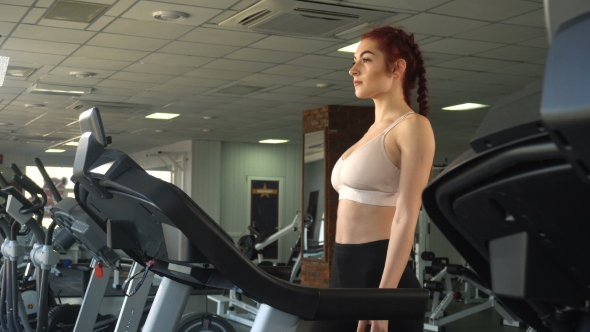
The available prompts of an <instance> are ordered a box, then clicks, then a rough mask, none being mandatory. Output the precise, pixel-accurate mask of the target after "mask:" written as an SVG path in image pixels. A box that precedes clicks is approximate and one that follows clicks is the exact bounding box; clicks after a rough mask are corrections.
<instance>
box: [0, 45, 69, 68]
mask: <svg viewBox="0 0 590 332" xmlns="http://www.w3.org/2000/svg"><path fill="white" fill-rule="evenodd" d="M2 55H4V56H7V57H10V58H11V59H13V60H17V61H19V62H27V63H31V64H44V65H57V64H58V63H60V62H62V61H63V59H65V58H66V56H64V55H54V54H41V53H32V52H21V51H12V50H5V49H3V50H2Z"/></svg>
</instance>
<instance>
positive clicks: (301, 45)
mask: <svg viewBox="0 0 590 332" xmlns="http://www.w3.org/2000/svg"><path fill="white" fill-rule="evenodd" d="M334 44H336V43H334V42H327V41H321V40H314V39H305V38H294V37H284V36H269V37H267V38H265V39H263V40H260V41H257V42H256V43H254V44H251V45H250V47H253V48H261V49H265V50H275V51H286V52H305V53H311V52H315V51H318V50H321V49H323V48H326V47H329V46H331V45H334Z"/></svg>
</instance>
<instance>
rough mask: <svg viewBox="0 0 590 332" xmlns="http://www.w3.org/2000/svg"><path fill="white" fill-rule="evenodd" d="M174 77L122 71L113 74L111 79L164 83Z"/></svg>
mask: <svg viewBox="0 0 590 332" xmlns="http://www.w3.org/2000/svg"><path fill="white" fill-rule="evenodd" d="M173 77H174V76H172V75H155V74H144V73H131V72H125V71H120V72H118V73H115V74H113V75H112V76H111V77H109V78H110V79H113V80H121V81H135V82H146V83H163V82H166V81H169V80H170V79H172V78H173Z"/></svg>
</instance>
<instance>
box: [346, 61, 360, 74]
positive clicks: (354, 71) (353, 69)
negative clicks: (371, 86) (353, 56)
mask: <svg viewBox="0 0 590 332" xmlns="http://www.w3.org/2000/svg"><path fill="white" fill-rule="evenodd" d="M348 74H349V75H350V76H356V75H358V70H357V68H356V63H355V64H353V65H352V68H350V70H349V71H348Z"/></svg>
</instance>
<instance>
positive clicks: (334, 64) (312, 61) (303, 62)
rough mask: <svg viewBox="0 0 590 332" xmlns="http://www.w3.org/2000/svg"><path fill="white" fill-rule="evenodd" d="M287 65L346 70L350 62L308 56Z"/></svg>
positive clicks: (328, 57) (320, 56)
mask: <svg viewBox="0 0 590 332" xmlns="http://www.w3.org/2000/svg"><path fill="white" fill-rule="evenodd" d="M287 64H290V65H296V66H305V67H314V68H324V69H345V68H346V69H348V68H350V67H351V66H352V60H351V59H341V58H334V57H330V56H323V55H314V54H309V55H305V56H302V57H300V58H298V59H295V60H292V61H289V62H287Z"/></svg>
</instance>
